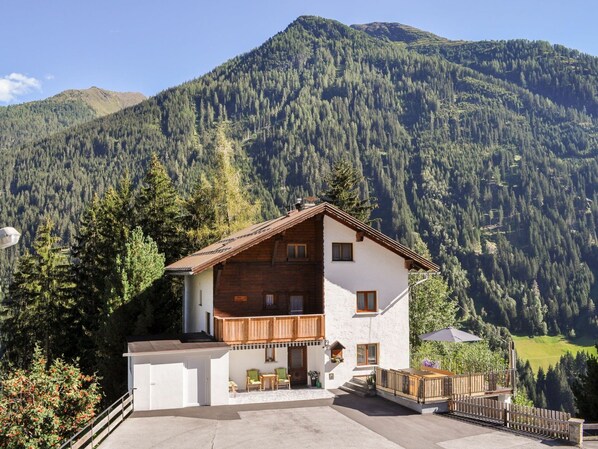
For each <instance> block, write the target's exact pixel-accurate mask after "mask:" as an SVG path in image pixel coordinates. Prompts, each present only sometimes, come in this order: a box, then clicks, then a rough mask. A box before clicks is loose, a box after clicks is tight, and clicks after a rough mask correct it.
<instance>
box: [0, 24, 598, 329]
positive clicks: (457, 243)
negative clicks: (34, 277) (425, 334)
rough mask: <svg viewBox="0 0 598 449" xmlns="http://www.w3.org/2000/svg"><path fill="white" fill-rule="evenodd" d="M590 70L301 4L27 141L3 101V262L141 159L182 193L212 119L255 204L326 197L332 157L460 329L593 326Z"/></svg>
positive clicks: (267, 208) (597, 122) (197, 177)
mask: <svg viewBox="0 0 598 449" xmlns="http://www.w3.org/2000/svg"><path fill="white" fill-rule="evenodd" d="M597 79H598V58H596V57H593V56H589V55H585V54H582V53H579V52H577V51H575V50H570V49H567V48H564V47H561V46H558V45H550V44H548V43H546V42H530V41H523V40H518V41H488V42H461V41H449V40H446V39H443V38H441V37H438V36H434V35H432V34H430V33H425V32H422V31H419V30H416V29H413V28H410V27H405V26H401V25H398V24H370V25H362V26H356V27H353V28H352V27H348V26H345V25H343V24H340V23H338V22H335V21H332V20H325V19H320V18H316V17H301V18H299V19H297V20H296V21H295V22H293V23H292V24H291V25H289V27H288V28H287V29H286V30H284V31H283V32H281V33H279V34H277V35H276V36H274V37H272V38H271V39H270V40H268V41H267V42H266V43H264V44H263V45H262V46H260V47H259V48H257V49H255V50H253V51H251V52H249V53H247V54H244V55H241V56H238V57H236V58H234V59H232V60H230V61H229V62H227V63H226V64H224V65H222V66H220V67H217V68H216V69H214V70H213V71H212V72H210V73H208V74H206V75H205V76H203V77H201V78H198V79H196V80H193V81H190V82H187V83H185V84H183V85H181V86H178V87H175V88H172V89H169V90H166V91H164V92H162V93H160V94H159V95H157V96H155V97H153V98H150V99H148V100H146V101H143V102H141V103H139V104H137V105H135V106H132V107H129V108H127V109H124V110H121V111H119V112H116V113H114V114H111V115H108V116H105V117H102V118H95V119H93V120H92V118H93V117H92V116H91V115H89V114H88V115H86V114H87V113H86V112H78V111H77V110H73V111H72V114H70V115H69V114H66V115H67V116H68V117H69V118H68V119H66V118H65V119H60V118H59V119H57V120H58V122H57V123H61V124H64V125H65V126H62V125H61V126H58V124H57V125H56V126H53V127H52V129H48V132H47V133H45V134H44V133H43V132H40V134H39V135H40V139H34V140H23V139H21V138H20V137H19V135H18V133H19V132H22V130H21V131H17V130H14V129H13V125H11V122H10V121H9V120H7V119H6V117H5V115H2V110H1V109H0V129H2V130H3V136H10V137H3V141H2V147H1V148H0V151H1V152H2V155H3V156H4V157H5V158H6V160H7V161H9V164H8V165H5V166H3V167H2V168H0V170H2V171H1V173H2V177H1V179H0V182H1V190H0V192H2V201H1V202H0V222H1V223H6V224H10V225H11V226H14V227H16V228H18V229H20V230H22V232H23V238H22V244H21V246H20V248H19V249H18V250H11V251H9V252H6V253H5V254H1V255H0V258H1V259H0V260H1V262H2V273H3V275H4V278H5V280H6V278H7V277H8V275H9V272H10V271H11V270H10V268H9V267H11V266H12V265H13V264H14V263H15V258H16V257H17V255H18V254H17V251H21V252H22V251H23V250H24V248H31V247H32V244H33V238H34V236H35V234H36V231H38V229H39V228H40V227H41V226H42V225H44V223H47V222H46V221H45V220H47V219H50V220H51V221H52V222H53V223H54V229H55V230H56V232H57V235H58V239H59V240H60V241H61V242H62V243H63V244H64V245H75V244H76V242H77V236H78V235H80V230H78V226H79V225H78V224H79V223H80V221H81V220H87V219H89V217H88V218H85V216H84V215H83V214H84V211H85V210H86V207H89V205H91V204H93V202H94V201H98V200H97V199H95V200H94V198H96V197H97V196H98V195H99V196H100V197H101V196H102V195H104V194H105V192H107V191H108V190H109V189H110V188H111V187H116V184H117V182H119V181H120V180H123V179H128V180H130V182H131V185H132V186H133V188H134V187H135V186H137V185H139V184H140V182H141V180H142V178H143V176H144V174H145V173H146V172H147V170H148V169H149V167H150V165H151V163H152V162H151V161H152V158H151V155H152V154H155V155H156V159H157V160H159V161H160V162H161V164H162V165H163V166H164V168H165V170H166V172H167V174H168V177H169V178H170V179H171V180H172V182H173V185H174V186H175V189H176V190H177V192H178V194H180V195H181V196H182V197H188V196H190V195H192V193H193V189H194V188H195V186H197V185H201V177H202V174H209V173H210V171H211V170H213V169H214V166H215V164H216V162H215V160H216V158H215V156H214V150H213V149H214V147H215V145H214V144H213V136H214V132H215V130H216V129H217V128H218V127H219V126H221V124H223V123H226V128H227V139H230V140H232V141H233V142H234V146H235V148H238V149H239V151H236V152H235V154H234V158H233V159H234V164H235V166H236V167H237V168H238V169H239V170H240V171H241V173H242V179H243V182H244V184H245V185H246V186H247V188H248V190H249V193H250V196H251V197H252V201H255V202H259V205H260V211H259V214H260V215H261V216H262V217H264V218H269V217H273V216H275V215H277V214H279V213H280V212H281V211H282V210H284V208H285V207H286V206H287V205H289V204H292V203H293V202H294V199H295V198H296V197H297V196H312V195H317V194H319V193H321V192H323V191H324V190H325V188H326V185H325V182H324V179H325V178H326V176H327V174H328V173H329V172H330V169H331V166H332V165H333V164H334V162H335V161H337V160H340V159H346V160H348V161H350V162H351V163H352V164H353V166H355V167H357V169H358V171H359V172H360V174H362V175H363V176H364V177H365V179H366V180H367V181H364V182H363V183H362V186H361V189H362V193H363V195H364V197H365V196H368V195H372V196H374V197H376V198H377V202H378V205H379V207H378V208H377V209H376V210H374V212H373V218H374V219H378V220H377V221H374V223H375V226H378V227H379V228H380V229H381V230H382V231H383V232H384V233H386V234H388V235H390V236H393V237H396V238H397V239H398V240H400V241H401V242H403V243H405V244H407V245H412V246H415V245H416V244H418V242H420V241H421V240H423V241H424V242H425V243H426V244H427V246H428V247H429V250H430V253H431V256H432V258H433V260H434V261H435V262H437V263H438V264H439V265H440V266H441V267H442V271H443V274H444V276H445V277H446V279H447V281H448V284H449V287H450V289H451V291H452V292H453V295H454V296H455V297H456V299H457V300H458V305H459V310H460V315H461V318H463V320H464V321H466V322H467V323H468V325H469V327H470V328H472V329H474V330H476V331H477V332H479V333H482V334H485V335H486V336H487V337H489V338H491V339H492V338H494V339H499V338H500V336H501V335H502V336H504V335H506V331H505V330H504V329H503V330H502V331H499V330H498V329H500V327H504V328H506V329H508V330H509V331H510V332H513V333H519V334H529V335H542V334H564V335H566V336H570V337H572V336H576V335H577V336H579V335H586V336H590V337H594V338H596V337H598V317H597V313H596V308H595V303H596V300H597V299H598V286H597V283H596V276H597V275H598V242H597V231H596V221H597V220H598V158H597V156H598V84H597ZM23 114H25V113H23ZM27 114H35V111H28V112H27ZM79 118H81V120H79ZM33 122H34V121H32V123H33ZM72 125H75V126H72ZM25 131H27V134H28V135H30V132H29V131H28V130H25ZM153 163H155V162H153ZM139 213H140V214H141V215H143V213H142V211H141V212H139ZM135 226H140V227H141V228H142V230H144V231H147V229H150V228H149V227H148V228H144V226H143V225H141V224H140V223H139V222H132V223H131V232H133V231H132V230H133V229H135ZM146 235H147V232H146ZM151 237H152V238H153V240H154V241H156V239H159V238H160V235H156V236H151ZM127 238H130V239H133V234H131V236H127ZM127 241H128V242H129V244H131V245H132V244H134V240H130V241H129V240H126V239H124V240H123V242H127ZM137 243H138V244H139V245H142V244H144V240H143V235H139V236H138V242H137ZM150 243H151V242H145V244H147V245H150V246H151V244H150ZM123 244H124V243H123ZM158 247H159V248H160V249H162V248H165V249H168V248H169V246H168V245H167V244H165V242H158ZM122 248H125V246H123V247H122ZM122 251H124V249H123V250H122ZM148 251H150V249H148ZM122 255H123V257H125V255H126V251H124V252H122ZM166 259H167V260H166V262H167V263H168V262H169V261H171V260H172V258H171V255H168V254H167V256H166ZM3 291H6V288H3ZM123 295H124V293H120V294H119V295H117V296H118V297H119V298H122V297H123ZM173 295H174V293H173ZM106 301H107V302H106V304H110V302H109V300H108V299H106ZM106 313H107V316H108V314H109V312H108V311H107V312H106ZM486 323H490V325H488V324H486ZM97 325H98V326H100V325H103V324H102V323H98V324H97Z"/></svg>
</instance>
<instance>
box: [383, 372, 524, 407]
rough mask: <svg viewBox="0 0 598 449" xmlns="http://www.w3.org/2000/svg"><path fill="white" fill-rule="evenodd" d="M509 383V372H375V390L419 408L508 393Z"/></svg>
mask: <svg viewBox="0 0 598 449" xmlns="http://www.w3.org/2000/svg"><path fill="white" fill-rule="evenodd" d="M513 379H514V373H513V372H512V371H511V370H507V371H501V372H497V373H471V374H460V375H457V374H452V373H449V372H446V371H441V370H434V369H429V371H428V369H426V371H423V370H413V369H410V370H392V369H391V370H387V369H383V368H377V369H376V388H378V389H381V390H382V391H386V392H388V393H392V394H394V395H395V396H402V397H404V398H406V399H410V400H412V401H416V402H418V403H423V404H425V403H430V402H435V401H446V400H448V399H450V398H452V397H454V396H457V395H459V396H461V395H466V396H484V395H488V394H494V393H506V392H511V393H512V391H513Z"/></svg>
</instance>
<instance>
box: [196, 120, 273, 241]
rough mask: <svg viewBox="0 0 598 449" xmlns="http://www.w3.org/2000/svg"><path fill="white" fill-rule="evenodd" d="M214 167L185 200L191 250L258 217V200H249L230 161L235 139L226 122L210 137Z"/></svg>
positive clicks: (248, 223)
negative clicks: (231, 136)
mask: <svg viewBox="0 0 598 449" xmlns="http://www.w3.org/2000/svg"><path fill="white" fill-rule="evenodd" d="M211 146H212V148H211V149H212V150H213V157H214V164H213V168H211V169H210V170H208V171H207V173H205V174H202V175H201V176H200V180H199V182H198V184H197V185H196V187H195V189H194V192H193V194H192V195H191V197H190V198H189V199H188V200H187V201H186V204H185V206H186V211H187V215H186V228H187V230H188V238H189V241H190V245H191V247H192V248H193V249H197V248H200V247H202V246H205V245H208V244H210V243H213V242H214V241H217V240H219V239H221V238H222V237H223V236H225V235H228V234H231V233H233V232H235V231H237V230H239V229H243V228H245V227H247V226H249V225H251V224H253V223H255V221H256V220H257V219H259V217H260V209H261V206H260V203H259V202H255V201H252V200H251V199H250V194H249V191H248V190H247V188H246V187H245V186H243V183H242V180H241V173H240V171H239V170H238V169H237V168H236V167H235V165H234V164H233V158H234V153H235V146H234V142H233V141H232V140H231V139H230V138H228V136H227V125H226V124H225V123H221V124H219V125H218V126H217V127H216V130H215V135H214V137H213V139H212V143H211Z"/></svg>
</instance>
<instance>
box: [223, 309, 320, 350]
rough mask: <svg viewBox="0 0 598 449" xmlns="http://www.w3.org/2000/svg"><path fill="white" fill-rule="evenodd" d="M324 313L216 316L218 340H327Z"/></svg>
mask: <svg viewBox="0 0 598 449" xmlns="http://www.w3.org/2000/svg"><path fill="white" fill-rule="evenodd" d="M324 333H325V331H324V315H280V316H271V317H264V316H258V317H246V318H220V317H216V318H214V336H215V337H216V340H218V341H223V342H225V343H230V344H241V343H243V344H245V343H266V342H268V343H270V342H272V343H275V342H288V341H301V340H322V339H324Z"/></svg>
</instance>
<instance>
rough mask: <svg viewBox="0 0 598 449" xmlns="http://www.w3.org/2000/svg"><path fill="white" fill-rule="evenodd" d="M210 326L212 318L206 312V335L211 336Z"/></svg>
mask: <svg viewBox="0 0 598 449" xmlns="http://www.w3.org/2000/svg"><path fill="white" fill-rule="evenodd" d="M211 324H212V316H211V315H210V312H206V333H207V334H211V332H210V325H211Z"/></svg>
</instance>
